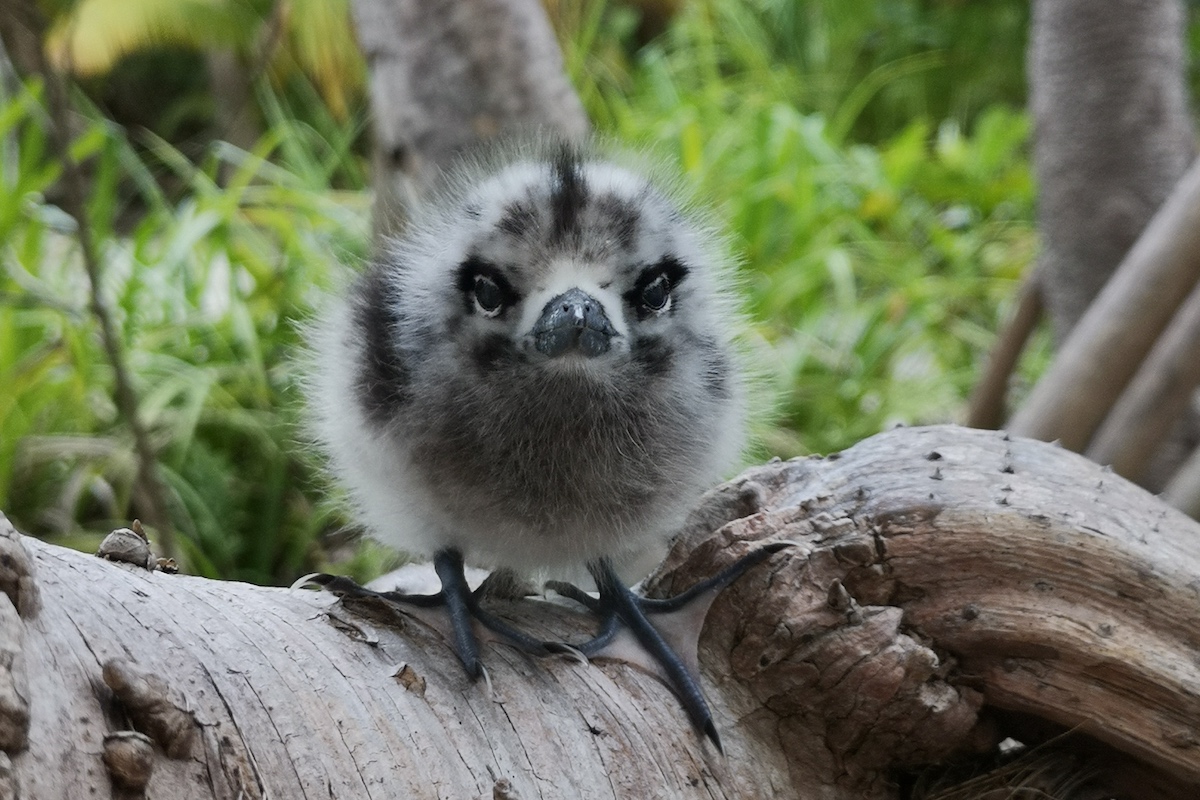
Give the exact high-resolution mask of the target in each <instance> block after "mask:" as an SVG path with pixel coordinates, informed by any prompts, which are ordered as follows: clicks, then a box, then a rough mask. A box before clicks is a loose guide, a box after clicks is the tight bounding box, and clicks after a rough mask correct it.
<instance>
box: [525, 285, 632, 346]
mask: <svg viewBox="0 0 1200 800" xmlns="http://www.w3.org/2000/svg"><path fill="white" fill-rule="evenodd" d="M530 334H531V335H532V336H533V346H534V347H535V348H536V349H537V351H538V352H539V353H541V354H542V355H545V356H549V357H550V358H556V357H558V356H563V355H567V354H568V353H575V354H578V355H581V356H585V357H587V358H594V357H596V356H600V355H603V354H604V353H607V352H608V351H609V348H610V347H611V346H612V337H613V336H615V335H616V334H617V330H616V328H614V327H613V325H612V323H611V322H610V321H609V319H608V315H607V314H605V313H604V306H603V305H602V304H601V303H600V301H599V300H597V299H596V298H594V297H592V296H591V295H590V294H588V293H587V292H585V291H583V290H582V289H568V290H567V291H565V292H563V293H562V294H560V295H558V296H557V297H555V298H554V299H552V300H551V301H550V302H548V303H546V305H545V307H543V308H542V314H541V316H540V317H539V318H538V321H537V322H536V323H534V326H533V329H532V330H531V331H530Z"/></svg>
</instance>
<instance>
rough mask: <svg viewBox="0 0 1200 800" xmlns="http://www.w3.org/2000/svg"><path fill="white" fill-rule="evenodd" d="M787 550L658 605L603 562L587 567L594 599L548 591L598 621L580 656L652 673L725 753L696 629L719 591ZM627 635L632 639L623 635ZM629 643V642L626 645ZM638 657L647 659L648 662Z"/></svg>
mask: <svg viewBox="0 0 1200 800" xmlns="http://www.w3.org/2000/svg"><path fill="white" fill-rule="evenodd" d="M791 546H792V543H791V542H777V543H773V544H769V545H766V546H764V547H762V548H759V549H758V550H755V551H754V552H753V553H750V554H748V555H746V556H743V557H742V558H740V559H738V561H736V562H735V563H733V564H731V565H730V566H728V567H726V568H725V569H724V570H722V571H721V572H720V573H718V574H717V575H715V576H713V577H711V578H709V579H707V580H704V581H701V582H700V583H698V584H696V585H695V586H693V587H691V588H690V589H688V590H687V591H685V592H683V593H681V594H678V595H676V596H674V597H670V598H666V599H661V600H659V599H652V598H648V597H642V596H641V595H638V594H637V593H635V592H634V591H633V590H632V589H630V588H628V587H627V586H625V585H624V584H623V583H622V582H621V580H620V578H618V576H617V574H616V571H615V570H614V569H613V565H612V563H611V562H610V561H609V560H608V559H606V558H605V559H600V560H598V561H595V562H593V563H591V564H589V565H588V570H589V571H590V572H591V573H592V577H593V578H594V579H595V581H596V586H597V588H599V590H600V596H599V598H598V599H597V598H595V597H592V596H591V595H589V594H587V593H585V592H583V591H581V590H580V589H579V588H577V587H575V586H573V585H571V584H567V583H560V582H551V583H549V584H547V586H548V587H549V588H551V589H553V590H555V591H556V592H558V593H559V594H561V595H563V596H564V597H569V598H571V599H572V600H575V601H577V602H579V603H581V604H583V605H585V606H587V607H588V608H589V609H590V610H591V611H592V612H593V613H595V614H597V615H598V616H599V617H600V630H599V632H598V633H597V634H596V636H595V637H593V638H592V639H590V640H588V641H587V642H584V643H583V644H581V645H578V646H577V649H578V650H579V651H580V652H582V653H583V654H584V655H586V656H589V657H591V656H607V657H611V658H616V659H620V660H622V661H630V662H633V663H635V664H639V665H641V666H644V667H649V668H651V671H652V672H656V673H658V674H659V675H660V677H662V678H663V679H664V681H665V682H666V683H667V685H668V686H670V687H671V689H672V690H673V691H674V692H675V694H676V695H677V696H678V697H679V700H680V702H681V703H682V705H683V708H684V710H685V711H686V712H687V715H688V718H689V719H691V721H692V724H693V725H694V726H695V727H696V729H697V730H699V731H702V732H703V733H704V735H705V736H707V737H708V739H709V740H710V741H711V742H712V743H713V744H714V745H715V746H716V747H717V749H718V750H721V751H722V752H724V751H723V748H722V747H721V737H720V734H718V732H717V728H716V725H715V724H714V723H713V719H712V712H711V711H710V710H709V707H708V701H706V700H705V699H704V693H703V692H702V691H701V689H700V675H699V668H698V665H697V662H696V648H697V645H698V643H699V639H700V629H701V627H702V626H703V624H704V618H705V616H707V614H708V608H709V606H710V605H712V601H713V600H714V599H716V596H717V595H718V594H719V593H720V592H721V590H722V589H724V588H725V587H726V586H728V585H729V584H731V583H733V582H734V581H735V580H737V579H738V578H739V577H740V576H741V575H742V574H743V573H745V572H746V570H748V569H750V568H751V567H753V566H755V565H757V564H760V563H762V562H763V561H766V560H767V559H768V558H770V557H771V556H772V555H774V554H775V553H777V552H779V551H780V550H782V549H784V548H786V547H791ZM653 618H657V619H659V620H660V622H659V624H657V625H656V624H655V622H654V621H652V619H653ZM626 632H628V634H631V635H632V636H631V637H629V636H624V635H623V634H625V633H626ZM629 638H632V639H633V642H629V641H628V639H629ZM623 639H624V640H625V641H622V640H623ZM631 645H632V647H633V648H634V650H632V651H631V649H630V646H631ZM640 656H648V657H649V659H650V662H649V663H647V661H646V659H645V658H643V657H640Z"/></svg>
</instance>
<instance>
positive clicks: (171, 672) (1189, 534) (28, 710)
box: [0, 426, 1200, 800]
mask: <svg viewBox="0 0 1200 800" xmlns="http://www.w3.org/2000/svg"><path fill="white" fill-rule="evenodd" d="M4 527H5V528H6V529H7V536H5V537H2V538H0V550H3V552H0V588H2V589H3V590H4V592H3V594H2V595H0V632H2V633H3V637H2V638H0V642H3V646H2V647H0V652H3V654H4V656H5V657H4V658H3V659H0V663H2V664H3V665H5V669H4V670H3V671H0V723H2V724H0V746H2V747H3V749H4V751H5V752H6V753H7V755H8V758H9V762H10V763H9V764H8V765H7V766H8V769H7V771H6V770H5V769H3V767H4V766H5V765H4V764H3V763H0V797H11V796H15V795H14V794H13V792H15V791H17V790H18V789H17V788H16V787H19V791H20V796H22V797H35V798H39V800H55V798H65V797H74V796H83V795H84V794H87V793H88V792H94V793H95V794H96V795H97V796H104V794H105V792H106V791H108V787H109V785H110V781H111V780H112V778H110V775H112V774H114V770H116V769H118V768H119V767H120V765H121V764H125V765H126V768H125V769H124V771H121V772H120V773H119V774H121V775H124V776H125V777H124V778H122V780H125V781H126V783H128V784H136V783H137V781H138V779H139V776H145V774H146V771H145V768H146V767H147V766H149V767H151V768H152V774H151V775H150V776H149V786H148V789H147V796H152V797H155V798H159V800H174V799H175V798H201V797H204V798H207V797H219V798H226V797H227V798H235V797H247V798H255V797H281V798H282V797H286V798H301V797H323V798H324V797H338V798H358V797H363V798H366V797H379V798H395V797H400V796H403V797H414V798H422V797H487V796H492V797H510V798H511V797H524V798H531V797H539V796H548V797H581V798H592V797H598V798H610V797H623V798H631V797H632V798H639V797H704V798H712V797H731V798H733V797H736V798H750V797H805V798H864V797H866V798H893V797H898V796H899V795H898V790H897V789H896V784H895V778H896V775H897V771H898V770H901V769H904V768H910V767H914V766H917V765H921V764H927V763H934V762H939V761H942V760H944V759H946V758H947V757H948V756H950V755H951V754H954V753H961V752H963V751H971V750H975V751H981V750H988V749H990V748H993V747H994V745H995V743H996V742H997V741H998V740H999V739H1000V738H1001V737H1004V736H1007V735H1012V734H1017V735H1019V736H1022V737H1026V738H1027V739H1028V737H1029V736H1030V735H1032V734H1031V733H1030V731H1032V730H1034V726H1031V724H1030V722H1031V720H1042V721H1045V722H1046V723H1052V724H1054V725H1057V726H1062V727H1067V728H1074V729H1075V731H1076V732H1075V733H1074V734H1073V735H1072V736H1071V737H1069V738H1068V740H1067V744H1068V746H1070V747H1072V748H1075V749H1077V750H1079V751H1081V752H1082V751H1085V750H1086V751H1089V752H1093V753H1094V752H1101V753H1103V760H1102V761H1100V762H1098V763H1099V768H1100V769H1101V773H1102V774H1101V775H1100V779H1101V780H1102V781H1104V782H1105V783H1104V786H1105V789H1106V790H1107V791H1111V792H1115V793H1121V792H1131V793H1132V794H1133V795H1134V796H1138V797H1149V796H1155V797H1167V798H1171V797H1179V798H1184V797H1192V796H1194V794H1193V793H1192V792H1193V789H1192V788H1191V787H1194V786H1195V785H1196V783H1197V782H1200V735H1198V732H1197V728H1196V720H1197V719H1200V662H1198V661H1197V659H1196V658H1195V654H1196V652H1197V650H1198V648H1200V631H1198V630H1197V629H1196V627H1195V620H1196V619H1198V618H1200V591H1198V590H1197V582H1196V577H1195V576H1196V575H1197V574H1200V526H1198V525H1197V524H1196V523H1195V522H1193V521H1191V520H1189V519H1187V518H1186V517H1184V516H1183V515H1181V514H1179V513H1178V512H1175V511H1173V510H1171V509H1170V508H1167V507H1165V506H1163V505H1162V504H1161V503H1159V502H1158V501H1157V500H1156V499H1155V498H1153V497H1152V496H1150V495H1148V494H1147V493H1145V492H1144V491H1142V490H1140V489H1138V488H1137V487H1135V486H1133V485H1132V484H1130V483H1128V482H1127V481H1125V480H1123V479H1121V478H1118V477H1116V476H1114V475H1112V474H1111V473H1106V472H1104V471H1102V470H1101V469H1100V468H1098V467H1096V466H1095V465H1093V464H1091V463H1090V462H1088V461H1086V460H1085V459H1083V458H1082V457H1080V456H1077V455H1074V454H1072V453H1070V452H1068V451H1065V450H1062V449H1058V448H1055V447H1052V446H1050V445H1046V444H1042V443H1039V442H1034V441H1029V440H1019V439H1013V440H1009V439H1008V437H1007V436H1005V435H1004V434H1000V433H993V432H984V431H971V430H968V429H962V428H954V427H948V426H947V427H935V428H914V429H901V430H896V431H892V432H889V433H885V434H880V435H879V436H876V437H873V438H872V439H869V440H867V441H865V442H863V443H861V444H859V445H857V446H855V447H854V448H851V449H850V450H848V451H846V452H844V453H841V454H839V455H837V456H832V457H829V458H826V459H817V458H810V459H803V460H794V461H789V462H776V463H772V464H768V465H765V466H762V467H758V468H755V469H752V470H750V471H748V472H746V473H745V474H743V475H742V476H741V477H740V478H738V479H737V480H736V481H734V482H732V483H730V484H726V485H725V486H722V487H719V488H718V489H716V490H714V491H713V492H712V493H710V494H709V495H708V496H707V497H706V500H705V503H704V504H703V505H702V507H701V508H700V509H699V510H698V511H697V512H696V513H694V514H693V515H692V517H691V518H690V520H689V524H688V527H687V528H686V530H685V532H684V534H683V536H682V537H681V538H680V540H679V541H678V543H677V544H676V546H675V547H674V548H673V550H672V552H671V554H670V556H669V557H668V559H667V561H666V562H665V563H664V565H663V566H662V568H661V569H660V572H659V573H658V575H657V577H656V580H655V581H653V583H652V585H651V591H659V592H664V593H674V592H677V591H679V590H681V589H683V588H684V587H686V586H688V585H691V584H692V583H693V582H695V581H696V580H698V579H700V578H701V577H703V576H706V575H710V574H713V573H714V572H716V571H717V570H719V569H720V568H721V567H722V566H725V565H727V564H729V563H731V562H732V561H733V560H734V559H735V558H737V557H738V556H740V555H742V554H744V553H745V552H747V551H748V550H750V549H751V548H753V547H755V546H757V545H758V544H760V543H762V542H764V541H770V540H777V539H788V540H792V541H793V542H795V543H796V546H795V547H793V548H789V549H788V550H785V551H783V552H781V553H779V554H777V555H776V556H775V557H773V558H772V559H771V560H770V561H769V562H767V563H766V564H764V565H762V566H760V567H758V568H756V569H754V570H752V571H751V572H750V573H747V575H745V576H744V577H743V578H742V579H740V580H739V581H737V582H736V583H735V584H734V585H733V586H731V587H730V588H729V589H728V590H726V591H725V592H723V593H722V594H721V595H720V596H719V597H718V598H717V599H716V601H715V603H714V605H713V606H712V609H711V611H710V613H709V617H708V620H707V624H706V626H705V632H704V635H703V637H702V639H701V649H700V655H701V663H702V670H703V673H704V682H705V687H706V690H707V692H708V695H709V699H710V701H711V702H712V705H713V708H714V711H715V716H716V719H717V722H718V726H719V728H720V729H721V733H722V737H723V739H724V741H725V745H726V749H727V757H724V758H722V757H721V756H719V755H717V754H716V753H714V752H712V751H711V750H710V749H707V748H706V745H705V744H704V743H703V741H702V739H701V737H699V736H698V735H696V733H695V732H693V731H692V730H690V728H689V727H688V724H687V722H686V718H685V716H684V714H683V712H682V711H681V710H680V708H679V706H678V704H677V702H676V701H675V699H674V698H673V697H672V696H671V694H670V693H669V691H668V690H667V689H666V688H665V687H664V686H663V685H661V684H660V683H658V682H657V681H656V680H655V679H654V678H651V677H649V676H648V675H645V674H643V673H641V672H639V671H638V670H636V669H634V668H632V667H629V666H627V665H624V664H621V663H612V662H608V663H597V664H595V665H593V666H591V667H585V666H581V665H578V664H574V663H570V662H568V661H563V660H554V659H547V660H541V661H535V660H532V659H530V658H529V657H527V656H525V655H523V654H521V653H519V652H515V651H513V650H512V649H511V648H508V647H506V646H501V645H497V644H489V645H486V646H485V663H486V664H487V667H488V670H489V673H490V684H491V685H490V691H489V687H488V686H485V685H484V684H482V683H481V684H472V683H470V682H469V681H468V680H467V679H466V678H465V677H464V675H463V672H462V669H461V666H460V665H459V664H458V663H457V661H456V659H455V656H454V655H453V652H452V651H451V649H450V648H449V646H448V644H447V642H446V639H445V636H444V634H443V632H442V630H441V624H440V622H439V621H438V617H437V615H436V614H428V613H423V614H421V615H420V616H415V615H413V614H409V613H405V612H399V611H396V610H395V609H393V608H390V607H383V606H379V605H373V604H370V603H367V604H364V603H359V604H356V605H353V606H346V605H343V604H341V603H339V602H337V601H335V600H334V599H333V598H332V597H330V596H328V595H326V594H319V593H312V592H301V591H289V590H285V589H269V588H260V587H253V586H248V585H245V584H236V583H221V582H215V581H209V580H204V579H200V578H192V577H186V576H172V575H166V574H163V573H161V572H148V571H146V570H145V569H144V568H142V567H138V566H133V565H128V564H113V563H109V562H106V561H102V560H100V559H96V558H93V557H91V556H86V555H83V554H79V553H75V552H72V551H68V550H63V549H61V548H57V547H52V546H49V545H45V544H42V543H40V542H37V541H36V540H32V539H23V538H21V537H19V536H18V535H16V534H15V533H14V532H13V531H12V530H11V528H10V527H8V526H7V523H5V524H4ZM497 605H498V610H499V611H500V612H501V613H502V614H503V615H504V616H506V617H507V618H509V619H512V620H514V621H515V623H516V624H518V625H520V626H521V627H522V628H524V629H526V630H529V631H530V632H532V633H533V634H534V635H537V636H542V637H546V638H556V637H562V638H566V639H568V640H570V641H579V640H581V639H582V638H584V637H585V635H586V632H587V631H588V630H589V629H590V627H591V625H593V624H594V623H593V622H591V621H590V620H588V619H587V618H586V617H585V616H584V615H582V614H580V613H578V612H575V611H573V610H571V609H568V608H564V607H562V606H560V605H557V604H554V603H549V602H539V601H522V602H517V603H511V604H507V605H505V604H502V603H498V604H497ZM130 729H136V730H137V731H140V732H141V733H142V734H144V736H140V735H139V734H137V733H132V732H129V731H130ZM106 737H107V738H106ZM139 748H140V750H139ZM130 752H134V753H135V754H137V753H140V755H141V759H142V760H140V761H139V760H138V759H136V758H132V757H130V758H128V759H127V760H126V761H122V760H121V756H122V755H125V756H128V754H129V753H130ZM106 756H107V760H106ZM129 763H133V764H134V766H135V767H136V766H138V765H141V771H140V772H139V771H138V769H130V768H128V764H129ZM106 764H110V765H115V766H110V767H106V766H105V765H106ZM131 774H132V776H133V777H132V779H131V778H130V775H131ZM4 780H7V781H8V784H7V786H8V793H7V794H5V791H6V790H5V784H4V783H3V781H4ZM1122 781H1125V783H1124V784H1122ZM1131 782H1132V783H1131ZM139 791H140V790H136V789H121V790H120V791H118V792H117V793H116V794H114V796H120V797H127V796H128V797H137V796H141V794H140V793H139Z"/></svg>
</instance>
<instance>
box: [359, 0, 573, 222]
mask: <svg viewBox="0 0 1200 800" xmlns="http://www.w3.org/2000/svg"><path fill="white" fill-rule="evenodd" d="M353 10H354V22H355V29H356V31H357V33H358V39H359V43H360V44H361V46H362V50H363V53H364V54H365V55H366V57H367V67H368V73H369V83H370V96H371V111H372V114H373V117H374V126H373V131H374V138H375V141H374V149H373V152H374V156H373V167H374V177H373V184H374V188H375V192H376V198H375V217H374V224H375V230H376V233H378V234H387V233H389V232H395V231H397V230H399V228H400V227H401V226H402V225H403V221H404V218H405V216H406V214H407V209H408V208H410V207H411V204H412V203H413V202H415V201H416V199H417V198H419V197H420V195H421V194H422V193H424V192H425V191H426V190H427V189H428V188H429V186H430V185H431V184H432V183H433V182H434V181H435V179H436V177H437V174H438V171H439V170H440V169H444V168H445V167H446V166H447V165H449V164H450V163H451V162H452V161H453V160H454V158H455V157H456V156H458V155H459V154H461V153H463V152H464V151H467V150H469V149H471V148H474V147H476V146H477V145H479V144H480V143H483V142H487V141H490V140H493V139H496V138H497V137H502V136H513V135H522V134H530V133H532V132H536V131H547V132H553V133H555V134H557V135H561V136H565V137H568V138H577V137H582V136H584V135H586V133H587V131H588V127H589V125H588V121H587V117H586V115H585V114H584V112H583V106H582V105H581V104H580V102H579V98H578V97H577V96H576V94H575V91H574V89H573V88H572V87H571V84H570V82H569V81H568V80H567V76H566V73H565V72H564V71H563V62H562V53H561V52H560V50H559V47H558V41H557V40H556V39H555V37H554V31H553V30H552V29H551V27H550V24H549V22H548V20H547V18H546V12H545V10H544V9H543V8H542V5H541V3H540V2H539V0H354V4H353Z"/></svg>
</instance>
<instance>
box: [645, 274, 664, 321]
mask: <svg viewBox="0 0 1200 800" xmlns="http://www.w3.org/2000/svg"><path fill="white" fill-rule="evenodd" d="M670 300H671V282H670V281H669V280H668V279H667V275H666V273H665V272H664V273H662V274H660V275H659V276H658V277H657V278H655V279H654V280H652V281H650V283H648V284H646V288H645V289H642V305H643V306H645V307H646V308H647V309H649V310H651V311H662V310H663V309H664V308H666V307H667V303H668V302H670Z"/></svg>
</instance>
